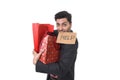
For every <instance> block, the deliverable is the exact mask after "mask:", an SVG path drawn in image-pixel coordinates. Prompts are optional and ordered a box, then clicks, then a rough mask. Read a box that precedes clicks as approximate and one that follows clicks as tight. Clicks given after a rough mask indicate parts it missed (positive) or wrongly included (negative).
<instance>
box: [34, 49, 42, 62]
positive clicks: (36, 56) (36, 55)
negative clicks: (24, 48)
mask: <svg viewBox="0 0 120 80" xmlns="http://www.w3.org/2000/svg"><path fill="white" fill-rule="evenodd" d="M41 54H42V52H40V53H37V52H35V51H33V56H34V57H33V64H36V63H37V61H38V59H39V57H40V55H41Z"/></svg>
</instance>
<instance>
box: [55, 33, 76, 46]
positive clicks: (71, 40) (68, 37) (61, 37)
mask: <svg viewBox="0 0 120 80" xmlns="http://www.w3.org/2000/svg"><path fill="white" fill-rule="evenodd" d="M75 41H76V33H74V32H59V34H58V37H57V43H63V44H75Z"/></svg>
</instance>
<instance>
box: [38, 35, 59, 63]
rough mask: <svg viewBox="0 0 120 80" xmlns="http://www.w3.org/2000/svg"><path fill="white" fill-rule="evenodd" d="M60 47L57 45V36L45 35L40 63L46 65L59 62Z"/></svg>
mask: <svg viewBox="0 0 120 80" xmlns="http://www.w3.org/2000/svg"><path fill="white" fill-rule="evenodd" d="M59 49H60V45H59V44H58V43H56V36H54V35H48V34H45V35H44V38H43V39H42V41H41V44H40V51H41V52H42V54H41V56H40V59H39V60H40V61H41V62H43V63H44V64H48V63H53V62H57V61H58V60H59V54H60V50H59Z"/></svg>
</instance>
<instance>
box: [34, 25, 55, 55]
mask: <svg viewBox="0 0 120 80" xmlns="http://www.w3.org/2000/svg"><path fill="white" fill-rule="evenodd" d="M53 27H54V26H53V25H51V24H39V23H32V30H33V41H34V50H35V51H36V52H37V53H39V44H40V42H41V40H42V38H43V35H44V34H45V33H46V32H53V31H54V28H53Z"/></svg>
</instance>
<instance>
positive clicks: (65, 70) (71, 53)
mask: <svg viewBox="0 0 120 80" xmlns="http://www.w3.org/2000/svg"><path fill="white" fill-rule="evenodd" d="M54 33H55V34H56V35H57V34H58V32H57V31H54ZM77 48H78V41H77V40H76V43H75V44H60V60H59V62H56V63H50V64H43V63H42V62H40V61H37V63H36V72H42V73H47V74H48V76H47V80H49V78H50V75H49V74H54V75H58V80H74V66H75V61H76V56H77Z"/></svg>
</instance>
